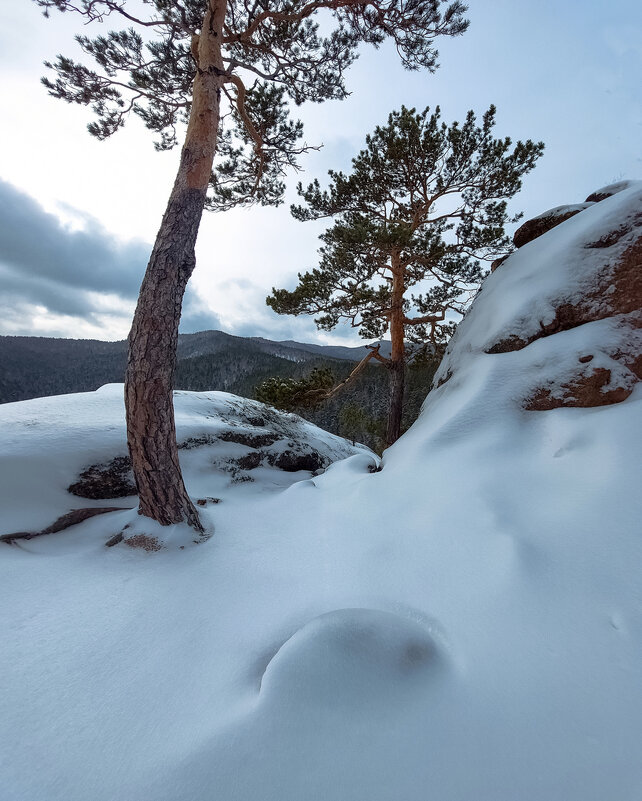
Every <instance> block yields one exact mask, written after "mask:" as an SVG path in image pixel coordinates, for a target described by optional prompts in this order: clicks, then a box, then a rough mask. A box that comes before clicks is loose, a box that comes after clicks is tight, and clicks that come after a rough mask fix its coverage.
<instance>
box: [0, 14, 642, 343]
mask: <svg viewBox="0 0 642 801" xmlns="http://www.w3.org/2000/svg"><path fill="white" fill-rule="evenodd" d="M467 16H468V18H469V19H470V28H469V30H468V31H467V32H466V33H465V34H464V35H463V36H460V37H456V38H454V39H449V40H446V39H441V40H439V41H438V43H437V44H438V48H439V51H440V59H439V61H440V68H439V70H438V71H437V72H436V73H435V74H432V75H431V74H429V73H427V72H412V73H410V72H407V71H405V70H403V68H402V67H401V66H400V64H399V61H398V57H397V55H396V53H395V52H394V51H393V49H392V48H390V47H383V48H381V49H380V50H374V49H372V48H368V49H364V50H363V51H362V53H361V56H360V58H359V60H358V61H357V63H356V64H355V65H354V66H353V67H352V68H351V70H350V72H349V73H348V76H347V86H348V89H349V90H350V92H351V95H350V97H349V98H348V99H346V100H344V101H341V102H339V101H332V102H327V103H324V104H321V105H312V104H308V105H306V106H303V107H302V108H300V109H295V113H297V114H298V116H300V118H301V119H302V120H303V122H304V125H305V139H306V141H307V142H308V143H309V144H311V145H321V144H322V145H323V147H322V148H321V149H320V150H319V151H318V152H312V153H310V154H309V155H308V156H306V157H304V160H303V162H302V166H303V167H304V172H303V173H302V174H299V175H291V176H289V180H288V190H287V193H286V202H285V203H284V204H283V205H282V206H280V207H279V208H276V209H275V208H268V209H263V208H254V209H238V210H234V211H231V212H226V213H224V214H211V213H206V214H205V215H204V218H203V221H202V223H201V228H200V233H199V239H198V243H197V268H196V270H195V272H194V275H193V278H192V280H191V282H190V285H189V287H188V292H187V295H186V299H185V304H184V309H183V317H182V321H181V330H182V331H183V332H185V333H188V332H193V331H199V330H205V329H212V328H214V329H220V330H224V331H227V332H228V333H232V334H237V335H242V336H264V337H268V338H270V339H297V340H299V341H307V342H318V343H322V344H359V337H358V335H357V334H356V333H355V332H354V331H351V330H350V329H338V330H336V331H335V332H320V331H317V329H316V327H315V324H314V322H313V320H312V319H311V318H309V317H296V318H295V317H288V316H280V315H277V314H275V313H274V312H272V311H271V310H270V309H269V308H268V307H267V306H266V305H265V297H266V295H268V294H269V293H270V291H271V288H272V287H287V288H289V289H291V288H293V287H294V286H295V284H296V275H297V272H301V271H305V270H308V269H310V268H312V267H314V266H316V263H317V249H318V246H319V242H318V236H319V234H320V233H321V232H322V230H323V227H324V226H323V224H322V223H300V222H297V221H296V220H294V219H293V218H292V217H291V216H290V213H289V210H288V207H289V204H290V203H291V202H294V201H295V200H296V192H295V186H296V183H297V181H298V180H302V181H303V182H304V183H305V182H307V181H312V180H313V179H314V178H319V180H320V181H321V182H322V184H323V183H324V181H325V178H326V176H327V171H328V169H343V170H349V168H350V160H351V158H352V157H353V156H354V155H356V153H357V152H358V151H359V150H360V149H361V148H362V147H363V145H364V140H365V136H366V134H367V133H369V132H370V131H372V129H373V128H374V127H375V126H376V125H379V124H382V123H385V121H386V119H387V116H388V114H389V112H390V111H392V110H393V109H398V108H400V107H401V105H402V104H403V105H406V106H409V107H416V108H418V109H423V108H425V107H426V106H430V107H431V108H434V106H435V105H439V106H440V107H441V109H442V116H443V119H444V120H445V121H446V122H448V123H450V122H451V121H453V120H456V119H457V120H461V119H462V118H463V117H464V116H465V114H466V111H467V110H468V109H473V110H474V111H475V112H476V113H478V115H481V114H482V113H483V112H484V111H485V110H486V109H487V108H488V106H489V105H490V104H491V103H494V104H495V105H496V106H497V125H496V128H495V133H496V135H497V136H502V137H503V136H510V137H511V138H512V139H514V140H517V139H522V140H523V139H528V138H530V139H533V140H536V141H537V140H543V141H544V142H545V144H546V152H545V155H544V156H543V158H542V159H540V161H539V163H538V166H537V167H536V169H535V170H534V171H533V172H532V173H530V174H529V175H527V176H526V177H525V179H524V186H523V189H522V191H521V192H520V194H519V195H517V196H516V197H515V198H514V200H513V202H512V205H511V209H512V211H514V212H517V211H523V212H524V214H525V219H528V218H529V217H532V216H535V215H536V214H539V213H541V212H542V211H544V210H546V209H548V208H551V207H554V206H559V205H562V204H565V203H578V202H582V201H584V199H585V198H586V196H587V195H588V194H590V193H591V192H592V191H594V190H595V189H597V188H599V187H601V186H604V185H607V184H609V183H613V182H614V181H617V180H620V179H623V178H642V4H640V3H639V2H637V0H612V2H609V3H608V4H607V3H605V2H604V0H586V1H585V2H581V3H580V2H570V3H560V2H559V0H540V1H539V2H538V3H533V2H526V0H469V12H468V15H467ZM108 27H109V26H107V25H106V24H104V25H103V26H102V27H101V28H100V30H99V31H96V33H98V32H100V33H103V32H104V31H105V30H107V29H108ZM79 31H82V32H83V33H86V34H87V35H91V29H89V30H88V29H87V28H85V29H84V30H83V26H82V24H81V22H80V20H79V19H78V18H74V17H73V15H71V14H65V15H60V14H58V13H57V12H52V14H51V17H50V18H49V19H45V18H44V17H43V16H42V14H41V12H40V11H39V10H38V8H37V7H36V6H35V4H34V3H31V2H29V0H2V2H1V3H0V87H1V92H2V100H3V102H2V104H0V334H9V335H23V336H57V337H73V338H97V339H110V340H114V339H123V338H125V337H126V336H127V333H128V330H129V326H130V323H131V317H132V314H133V309H134V305H135V302H136V297H137V294H138V287H139V285H140V281H141V278H142V275H143V272H144V269H145V265H146V262H147V258H148V255H149V252H150V250H151V243H152V242H153V239H154V237H155V234H156V231H157V229H158V226H159V223H160V219H161V216H162V214H163V211H164V206H165V202H166V199H167V196H168V193H169V190H170V188H171V185H172V183H173V179H174V175H175V171H176V167H177V164H178V156H179V150H178V149H175V150H172V151H170V152H168V153H157V152H156V151H155V150H154V148H153V145H152V136H151V135H150V134H149V132H148V131H146V130H145V129H144V128H143V126H142V124H141V123H139V121H138V120H132V121H131V122H130V123H129V124H128V125H127V126H126V127H125V129H124V130H122V131H120V132H119V133H118V134H116V135H115V136H113V137H111V139H109V140H108V141H106V142H98V141H97V140H95V139H93V138H92V137H90V136H89V134H88V133H87V131H86V124H87V122H89V121H90V120H91V115H90V113H89V112H88V111H87V110H86V109H84V108H81V107H77V106H70V105H67V104H65V103H63V102H62V101H59V100H55V99H53V98H51V97H49V96H48V95H47V93H46V90H45V89H44V87H42V86H41V85H40V82H39V78H40V76H41V75H43V74H44V73H45V72H46V70H45V68H44V67H43V66H42V62H43V61H44V60H46V59H54V58H55V56H56V55H57V54H58V53H63V54H65V55H69V56H73V55H75V54H76V52H77V50H76V45H75V43H74V42H73V35H74V34H75V33H77V32H79Z"/></svg>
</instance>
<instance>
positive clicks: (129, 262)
mask: <svg viewBox="0 0 642 801" xmlns="http://www.w3.org/2000/svg"><path fill="white" fill-rule="evenodd" d="M65 209H66V211H67V212H68V213H70V214H71V215H72V216H74V217H76V218H78V219H79V220H80V221H81V222H82V225H83V228H82V230H78V231H74V230H70V229H69V228H68V227H66V226H65V225H63V224H62V223H61V222H60V220H58V218H57V217H56V216H55V215H53V214H49V213H48V212H46V211H45V210H44V209H43V208H42V207H41V206H40V205H38V203H37V202H36V201H35V200H33V198H31V197H29V196H28V195H26V194H25V193H23V192H21V191H20V190H19V189H16V187H14V186H12V185H11V184H9V183H7V182H6V181H3V180H1V179H0V289H1V297H0V316H1V321H0V324H4V327H5V330H7V329H8V330H11V331H12V332H14V331H16V329H18V330H21V331H22V330H23V329H24V330H25V331H27V332H28V330H29V325H31V324H32V321H33V319H34V317H36V316H37V311H36V309H37V307H44V308H46V309H47V311H48V312H50V313H52V314H56V315H64V316H67V317H75V318H79V319H80V320H83V321H86V322H88V323H91V324H93V325H96V326H98V327H105V320H106V318H107V320H108V319H110V318H111V320H112V321H113V322H114V324H115V325H116V327H117V331H115V332H111V331H108V330H105V336H110V335H113V333H118V334H119V335H122V331H123V327H124V326H128V324H129V320H128V319H127V317H126V315H125V313H124V312H123V309H122V303H119V302H118V301H119V300H120V301H127V302H130V303H133V302H134V301H135V300H136V298H137V296H138V289H139V286H140V282H141V280H142V276H143V272H144V269H145V265H146V263H147V259H148V257H149V253H150V251H151V245H149V244H147V243H145V242H136V241H134V242H128V243H124V244H120V243H118V242H117V241H116V240H115V238H114V237H113V236H112V235H111V234H110V233H109V232H108V231H106V230H105V229H104V228H103V227H102V226H101V225H100V223H99V222H98V221H97V220H96V219H94V218H93V217H91V216H89V215H87V214H85V213H84V212H80V211H78V210H77V209H73V208H69V207H65ZM93 293H97V294H93ZM97 295H100V296H102V298H103V301H102V302H101V300H100V299H99V298H98V297H97ZM110 295H111V296H115V297H116V299H117V300H116V302H115V303H114V304H113V305H110V304H109V301H108V300H107V302H105V301H104V298H106V297H107V298H108V296H110ZM20 321H23V322H24V323H25V325H21V324H20ZM211 328H220V320H219V319H218V317H217V316H216V314H214V313H213V312H211V311H210V310H209V309H208V307H207V305H206V304H205V303H204V301H203V300H202V299H201V298H200V297H199V296H198V295H197V294H196V292H194V291H193V290H192V288H191V287H189V288H188V290H187V293H186V296H185V303H184V312H183V317H182V320H181V330H182V331H184V332H186V333H187V332H194V331H203V330H205V329H211ZM51 334H52V335H53V336H59V335H60V333H59V329H52V331H51Z"/></svg>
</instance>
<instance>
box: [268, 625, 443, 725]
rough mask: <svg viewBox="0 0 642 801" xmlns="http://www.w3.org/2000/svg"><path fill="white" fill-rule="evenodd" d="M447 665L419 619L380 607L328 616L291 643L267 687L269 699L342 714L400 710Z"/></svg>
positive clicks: (270, 666)
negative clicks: (273, 697) (272, 697)
mask: <svg viewBox="0 0 642 801" xmlns="http://www.w3.org/2000/svg"><path fill="white" fill-rule="evenodd" d="M440 665H441V660H440V655H439V653H438V651H437V647H436V645H435V642H434V640H433V639H432V637H431V636H430V634H429V632H428V631H427V630H426V629H425V628H424V627H423V626H421V625H420V624H419V623H417V622H416V621H414V620H409V619H407V618H403V617H401V616H399V615H397V614H393V613H391V612H384V611H380V610H374V609H338V610H335V611H333V612H327V613H326V614H324V615H321V616H319V617H317V618H315V619H314V620H312V621H311V622H309V623H307V624H306V625H305V626H303V628H301V629H299V630H298V631H297V632H296V633H295V634H294V635H293V636H292V637H290V639H288V640H287V642H285V643H284V644H283V645H282V646H281V648H280V649H279V650H278V652H277V653H276V654H275V656H274V657H273V658H272V660H271V661H270V663H269V664H268V666H267V668H266V670H265V673H264V675H263V679H262V681H261V693H262V695H263V696H266V697H269V696H274V695H277V696H280V700H281V702H282V703H284V704H285V703H287V704H288V705H290V704H298V705H304V706H306V705H314V706H321V707H322V708H324V709H328V708H332V709H337V710H339V711H341V712H342V713H343V714H346V715H352V714H357V713H362V714H371V713H372V711H373V708H374V707H379V708H380V707H383V708H385V709H389V710H392V711H396V712H399V711H400V710H399V705H400V704H401V703H402V702H403V700H404V699H405V700H406V701H412V700H413V699H414V696H415V693H416V692H418V691H421V688H420V686H418V685H420V684H421V683H423V682H425V681H429V680H430V679H431V678H432V677H433V676H434V674H435V673H436V672H437V670H438V668H439V667H440Z"/></svg>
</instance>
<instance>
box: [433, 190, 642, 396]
mask: <svg viewBox="0 0 642 801" xmlns="http://www.w3.org/2000/svg"><path fill="white" fill-rule="evenodd" d="M641 329H642V182H630V181H629V182H625V184H624V186H623V188H621V189H620V190H619V191H618V192H614V193H613V194H612V195H610V196H609V197H607V198H605V199H603V200H602V201H601V202H600V203H599V204H598V203H596V204H592V207H591V208H588V209H586V210H585V211H583V213H582V214H581V215H580V216H579V217H573V218H569V219H566V220H564V221H563V224H559V225H558V226H556V227H555V228H554V229H553V230H550V231H549V232H547V234H546V236H543V237H541V238H538V239H537V240H536V241H533V242H531V243H529V244H528V245H526V246H525V247H523V248H521V249H520V250H518V251H517V252H516V253H514V254H512V255H511V257H510V270H501V271H499V272H497V273H494V274H493V275H491V276H490V277H489V278H488V280H487V281H486V283H485V284H484V287H483V290H482V292H481V293H480V294H479V296H478V298H477V299H476V301H475V303H474V304H473V307H472V308H471V310H470V313H469V314H468V316H467V317H466V319H465V320H463V321H462V323H461V325H460V327H459V329H458V331H457V333H456V335H455V337H454V338H453V340H452V342H451V343H450V345H449V348H448V351H447V353H446V357H445V359H444V361H443V363H442V365H441V366H440V369H439V371H438V373H437V375H436V376H435V381H436V385H439V384H440V383H444V382H445V381H447V380H448V379H449V378H451V376H453V375H455V374H456V373H457V372H458V371H461V370H464V369H466V365H467V364H469V363H470V360H471V359H479V358H480V355H481V354H487V355H489V356H494V357H495V358H497V357H498V356H499V355H501V354H507V353H512V352H516V351H524V353H523V354H522V355H521V357H518V358H517V360H516V363H517V361H519V363H520V364H521V365H522V369H521V371H520V375H519V382H520V389H519V390H517V387H516V385H515V397H516V398H517V399H519V402H520V403H522V404H523V406H524V408H526V409H529V410H533V411H535V410H545V409H552V408H556V407H559V406H600V405H606V404H610V403H617V402H619V401H622V400H624V399H626V398H627V397H628V396H629V395H630V394H631V392H632V390H633V387H634V386H635V384H636V383H637V382H638V381H640V379H641V378H642V355H641V354H642V330H641ZM562 334H564V336H561V335H562ZM536 342H537V346H536V347H534V344H535V343H536ZM527 346H529V347H528V348H527ZM502 364H504V365H505V366H508V365H509V360H508V359H504V360H503V362H502ZM510 380H511V381H512V382H513V384H515V380H516V379H515V376H511V379H510Z"/></svg>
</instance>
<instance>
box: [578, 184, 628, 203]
mask: <svg viewBox="0 0 642 801" xmlns="http://www.w3.org/2000/svg"><path fill="white" fill-rule="evenodd" d="M633 183H634V181H617V182H616V183H614V184H609V185H608V186H603V187H602V188H601V189H597V190H596V191H595V192H591V194H590V195H589V196H588V197H587V198H586V200H585V201H584V202H585V203H599V202H600V201H601V200H606V198H607V197H613V195H617V193H618V192H622V191H624V190H625V189H628V188H629V187H630V186H631V184H633Z"/></svg>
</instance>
